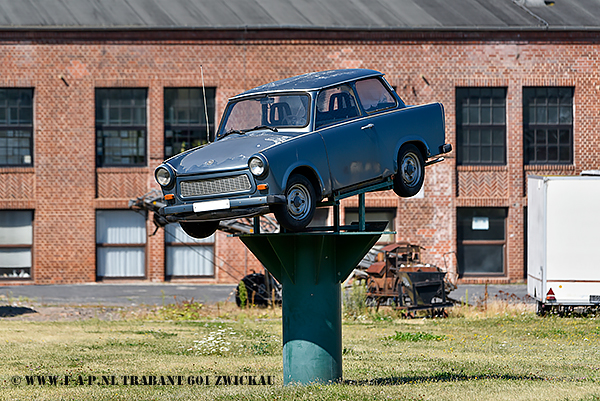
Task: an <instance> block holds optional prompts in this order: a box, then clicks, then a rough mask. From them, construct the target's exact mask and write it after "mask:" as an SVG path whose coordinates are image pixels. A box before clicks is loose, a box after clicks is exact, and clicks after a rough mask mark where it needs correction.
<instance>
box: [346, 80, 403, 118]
mask: <svg viewBox="0 0 600 401" xmlns="http://www.w3.org/2000/svg"><path fill="white" fill-rule="evenodd" d="M355 86H356V92H357V93H358V98H359V99H360V103H361V105H362V107H363V109H364V110H365V111H366V112H367V113H374V112H376V111H381V110H385V109H389V108H392V107H395V106H396V99H394V96H392V94H391V93H390V92H389V91H388V90H387V89H386V88H385V86H383V84H382V83H381V81H380V80H378V79H376V78H370V79H364V80H362V81H357V82H356V85H355Z"/></svg>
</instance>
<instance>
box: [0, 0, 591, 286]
mask: <svg viewBox="0 0 600 401" xmlns="http://www.w3.org/2000/svg"><path fill="white" fill-rule="evenodd" d="M394 3H397V4H396V5H395V7H393V8H389V5H390V4H394ZM449 3H452V4H449ZM7 4H11V5H7ZM28 7H34V8H33V9H31V8H28ZM107 7H108V6H107V5H105V4H104V3H103V2H100V1H94V0H86V1H60V0H51V1H48V0H46V1H41V0H35V1H31V2H27V3H19V4H13V3H3V5H0V9H1V11H2V12H0V15H1V17H0V65H1V66H2V67H1V69H0V282H1V283H2V284H9V283H10V284H33V283H34V284H50V283H79V282H93V281H97V280H105V281H106V280H147V281H163V280H171V281H178V280H182V281H186V282H211V283H212V282H235V281H237V280H238V279H239V278H241V276H242V275H243V274H244V273H246V272H248V271H250V270H253V269H254V270H258V269H259V268H260V265H259V263H258V262H257V261H256V259H254V257H253V256H252V255H251V254H250V253H249V252H248V251H246V249H245V248H244V247H243V245H242V244H241V242H239V240H238V239H237V238H232V237H228V236H227V235H226V234H224V233H222V232H218V233H217V234H216V236H215V237H214V238H211V239H209V240H207V241H204V242H202V243H195V242H193V241H192V240H191V239H189V238H184V237H183V236H182V234H181V232H179V231H178V230H177V229H176V227H169V228H168V229H167V230H159V231H157V232H156V234H155V235H151V234H152V233H153V231H154V227H153V224H152V218H151V217H152V216H146V215H144V214H139V213H136V212H134V211H130V210H128V200H129V199H131V198H136V197H138V196H140V195H142V194H144V193H146V192H148V191H149V190H150V189H152V188H158V186H157V184H156V183H155V182H154V179H153V174H152V172H153V170H154V168H155V167H156V166H157V165H158V164H159V163H160V162H161V161H162V160H163V159H164V158H165V157H167V156H169V155H171V154H174V153H177V152H179V151H181V150H182V149H185V148H189V147H190V146H194V145H196V144H199V143H202V142H203V141H205V140H206V131H207V125H208V130H209V131H211V132H214V128H215V125H218V122H219V118H220V115H221V113H222V111H223V109H224V106H225V104H226V101H227V99H228V98H229V97H231V96H233V95H235V94H238V93H240V92H242V91H244V90H246V89H249V88H252V87H254V86H257V85H260V84H263V83H266V82H270V81H273V80H277V79H281V78H285V77H289V76H293V75H298V74H302V73H306V72H310V71H319V70H328V69H337V68H356V67H359V68H371V69H375V70H379V71H382V72H384V73H385V74H386V78H387V79H388V81H389V82H390V83H391V84H392V85H393V86H394V87H395V88H396V90H397V92H398V93H399V94H400V96H401V97H402V98H403V100H404V101H405V102H406V103H408V104H421V103H427V102H432V101H439V102H442V103H443V104H444V105H445V109H446V127H447V128H446V132H447V142H450V143H452V144H453V146H454V149H455V151H453V152H452V153H451V154H450V155H449V157H448V158H447V160H446V161H445V162H443V163H439V164H436V165H433V166H431V167H428V168H427V174H426V180H425V185H424V190H423V191H422V193H420V194H419V195H417V196H416V197H414V198H410V199H400V198H398V197H396V196H395V195H394V194H393V192H391V191H390V192H378V193H371V194H368V195H367V208H368V209H367V218H374V219H378V220H380V219H381V218H386V219H388V220H389V221H390V227H391V228H394V229H395V231H397V234H396V235H395V237H393V238H390V237H386V238H384V241H396V240H408V241H410V242H413V243H418V244H420V245H422V246H424V247H425V248H426V253H425V255H424V259H425V260H426V261H429V262H432V263H435V264H437V265H439V266H446V267H447V268H448V269H449V271H451V272H453V273H456V274H457V275H458V276H459V277H460V280H461V282H464V283H467V282H481V281H487V282H503V283H505V282H519V281H523V280H524V279H525V275H524V271H525V261H526V233H525V230H526V213H527V211H526V205H527V194H526V177H527V175H529V174H560V175H576V174H579V173H580V172H581V171H582V170H586V169H597V168H599V167H600V135H599V132H600V107H599V106H598V98H599V95H600V74H599V67H600V57H599V55H600V44H599V43H600V41H599V39H600V24H599V23H598V21H600V19H599V17H600V2H599V1H598V0H572V1H569V2H566V1H563V0H556V1H555V2H550V1H543V0H514V1H510V0H503V1H496V2H490V1H485V0H459V1H455V2H443V1H437V0H429V1H416V0H412V1H411V0H404V1H400V0H398V1H397V2H385V1H366V0H357V1H353V2H342V1H335V0H323V1H322V2H321V3H319V4H317V5H315V4H310V5H309V3H305V2H298V1H294V2H292V1H291V0H289V1H281V2H277V3H273V4H271V3H270V2H266V1H262V0H252V1H243V0H227V1H223V2H212V1H200V0H197V1H191V2H189V1H183V0H177V1H169V2H166V1H164V0H152V1H148V2H139V1H136V0H125V1H123V2H120V4H119V5H115V4H112V7H113V8H107ZM115 7H116V8H115ZM201 66H202V70H201V68H200V67H201ZM202 81H204V85H205V90H204V91H203V90H202ZM204 99H206V102H205V100H204ZM205 105H206V111H207V112H208V122H207V121H206V119H205V118H204V115H205V107H204V106H205ZM342 146H343V145H342ZM356 208H357V200H356V199H354V198H350V199H347V200H345V201H344V203H343V204H342V211H343V212H342V213H343V216H342V219H344V218H346V219H348V220H350V219H352V215H353V213H355V210H356ZM182 243H186V246H182Z"/></svg>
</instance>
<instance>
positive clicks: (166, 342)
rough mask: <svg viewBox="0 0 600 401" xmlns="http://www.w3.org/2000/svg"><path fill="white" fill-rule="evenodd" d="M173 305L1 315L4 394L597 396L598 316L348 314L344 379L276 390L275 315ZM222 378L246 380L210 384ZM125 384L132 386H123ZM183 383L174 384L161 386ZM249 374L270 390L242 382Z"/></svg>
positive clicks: (517, 309) (462, 310)
mask: <svg viewBox="0 0 600 401" xmlns="http://www.w3.org/2000/svg"><path fill="white" fill-rule="evenodd" d="M179 306H180V308H179V309H176V308H175V307H172V308H171V309H162V308H157V309H155V310H149V311H146V312H144V313H131V311H129V312H127V313H125V312H123V313H122V315H121V317H120V320H114V321H108V320H102V319H98V318H88V319H85V320H69V321H65V320H60V319H58V320H55V321H49V322H39V321H26V320H14V318H11V319H2V320H1V321H0V351H1V354H2V363H1V364H0V398H1V399H6V400H43V399H63V400H71V399H74V400H113V399H122V400H142V399H148V400H188V399H201V400H230V399H236V400H238V399H239V400H255V399H258V400H305V399H306V400H312V399H315V400H375V399H376V400H379V399H382V400H388V399H391V400H505V399H506V400H600V318H599V317H568V318H561V317H556V316H550V317H544V318H541V317H537V316H536V315H535V314H534V313H533V311H532V308H531V307H530V306H524V305H520V306H519V305H517V306H515V305H512V306H511V305H508V304H490V305H489V306H488V308H487V310H485V311H484V310H482V309H481V308H478V307H473V306H470V307H467V306H462V307H455V308H453V309H452V310H451V314H450V317H449V318H446V319H424V318H417V319H411V320H409V319H401V318H399V317H398V316H397V315H395V313H394V312H392V311H381V312H380V313H373V312H371V313H369V312H366V313H363V314H354V317H353V318H352V317H347V318H346V319H345V320H344V326H343V347H344V356H343V358H344V361H343V363H344V367H343V368H344V382H343V383H341V384H332V385H314V386H305V387H294V386H292V387H283V386H282V382H283V378H282V351H281V347H282V342H281V338H282V337H281V311H280V309H279V310H278V309H258V310H257V309H253V310H249V311H239V310H237V309H236V308H235V307H233V306H231V305H229V306H223V305H221V306H219V308H218V309H215V307H214V306H212V307H207V306H204V307H203V308H201V309H194V307H193V305H192V306H189V305H188V306H187V307H183V305H179ZM65 375H67V376H69V379H70V383H69V384H68V385H64V384H62V383H63V382H64V376H65ZM222 375H225V376H231V377H232V380H234V378H233V376H238V378H239V377H240V376H244V377H245V382H244V384H243V385H237V386H236V385H233V384H231V385H224V386H223V385H216V381H217V376H222ZM15 376H18V377H19V378H20V380H21V381H20V383H19V384H18V385H15V384H13V380H15V381H18V380H19V379H16V378H14V377H15ZM27 376H30V377H33V378H34V380H35V383H36V384H34V385H31V384H29V385H28V384H27V378H26V377H27ZM35 376H45V377H46V378H47V377H48V376H57V383H58V384H57V385H49V384H45V385H40V384H39V382H38V380H39V379H38V378H37V377H35ZM103 376H105V377H106V379H105V380H107V381H108V382H109V383H108V384H106V383H102V380H103V379H102V377H103ZM113 376H114V377H115V379H114V380H115V384H112V383H111V382H110V381H111V380H113V379H112V377H113ZM124 376H127V377H128V382H130V381H131V376H135V377H136V379H137V380H138V383H139V384H138V385H129V383H128V385H124V384H123V380H124V379H123V377H124ZM161 376H162V379H161ZM179 376H181V377H182V378H183V379H181V380H183V382H182V384H181V385H179V384H177V383H176V384H173V383H169V382H168V380H169V377H171V379H172V380H175V382H176V381H177V380H178V379H177V378H178V377H179ZM248 376H253V377H254V378H256V380H260V377H261V376H263V377H264V378H265V381H267V380H268V377H269V376H270V377H271V380H273V381H274V384H272V385H268V384H267V385H246V383H247V381H248ZM94 377H95V378H96V379H95V380H96V381H95V382H93V383H92V384H91V385H89V384H88V382H89V381H90V380H94ZM189 377H192V380H193V381H199V378H202V384H195V383H194V384H189V383H188V378H189ZM206 377H208V379H209V383H210V384H209V385H208V386H207V385H206V384H205V381H206ZM153 380H156V384H153ZM161 380H165V385H162V384H161V383H160V381H161ZM144 381H145V382H146V383H150V384H144Z"/></svg>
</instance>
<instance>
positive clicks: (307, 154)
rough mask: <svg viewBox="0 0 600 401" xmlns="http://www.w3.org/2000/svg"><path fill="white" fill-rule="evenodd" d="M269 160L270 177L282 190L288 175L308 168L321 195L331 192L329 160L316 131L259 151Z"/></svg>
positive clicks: (321, 139)
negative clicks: (316, 182)
mask: <svg viewBox="0 0 600 401" xmlns="http://www.w3.org/2000/svg"><path fill="white" fill-rule="evenodd" d="M261 153H262V154H263V155H264V156H265V157H266V158H267V160H268V161H269V169H270V171H271V175H272V178H273V179H274V180H275V181H276V182H277V186H279V187H280V188H281V189H282V191H283V190H284V189H285V187H286V185H287V181H288V179H289V177H290V175H291V174H292V173H293V172H294V171H295V170H298V169H308V170H309V171H310V172H311V173H312V174H313V175H314V177H315V178H316V180H317V181H318V188H315V190H319V191H320V192H321V195H323V196H326V195H328V194H330V193H331V180H330V177H329V162H328V159H327V153H326V151H325V144H324V143H323V138H321V135H319V134H317V133H308V134H304V135H300V136H298V137H296V138H294V139H291V140H289V141H286V142H284V143H281V144H278V145H275V146H272V147H270V148H269V149H265V150H263V151H262V152H261Z"/></svg>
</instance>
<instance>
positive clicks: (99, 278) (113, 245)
mask: <svg viewBox="0 0 600 401" xmlns="http://www.w3.org/2000/svg"><path fill="white" fill-rule="evenodd" d="M101 211H104V212H114V211H128V212H132V213H138V214H142V213H143V214H144V232H145V235H144V242H143V243H110V242H98V212H101ZM147 223H148V213H147V212H145V211H143V212H142V211H134V210H131V209H96V210H95V216H94V224H95V226H94V236H95V245H96V247H95V256H96V269H95V270H96V272H95V273H96V281H105V280H144V279H146V278H147V277H148V227H147ZM100 248H143V251H144V257H143V261H144V265H143V270H144V273H143V274H142V275H141V276H100V275H99V274H98V271H99V269H98V259H99V258H98V250H99V249H100Z"/></svg>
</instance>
